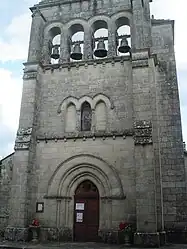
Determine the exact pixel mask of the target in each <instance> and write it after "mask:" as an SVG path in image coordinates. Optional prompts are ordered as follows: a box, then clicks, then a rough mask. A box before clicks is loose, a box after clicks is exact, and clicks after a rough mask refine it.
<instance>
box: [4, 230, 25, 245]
mask: <svg viewBox="0 0 187 249" xmlns="http://www.w3.org/2000/svg"><path fill="white" fill-rule="evenodd" d="M28 233H29V231H28V228H19V227H7V228H6V230H5V233H4V238H5V240H8V241H23V242H26V241H28Z"/></svg>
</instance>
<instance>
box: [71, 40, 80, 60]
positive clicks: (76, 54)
mask: <svg viewBox="0 0 187 249" xmlns="http://www.w3.org/2000/svg"><path fill="white" fill-rule="evenodd" d="M70 57H71V59H73V60H81V59H82V53H81V46H80V44H79V43H75V45H74V47H73V52H72V53H71V56H70Z"/></svg>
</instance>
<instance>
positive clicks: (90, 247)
mask: <svg viewBox="0 0 187 249" xmlns="http://www.w3.org/2000/svg"><path fill="white" fill-rule="evenodd" d="M0 248H2V249H8V248H9V249H19V248H22V249H26V248H29V249H31V248H32V249H51V248H52V249H59V248H61V249H101V248H105V249H117V248H118V249H119V248H129V249H131V248H133V249H136V248H135V247H126V246H125V245H109V244H100V243H94V242H93V243H92V242H89V243H45V244H33V243H3V242H2V243H0ZM161 248H162V249H165V248H169V249H187V245H183V244H178V245H167V246H165V247H161ZM147 249H149V248H147Z"/></svg>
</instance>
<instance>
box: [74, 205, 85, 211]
mask: <svg viewBox="0 0 187 249" xmlns="http://www.w3.org/2000/svg"><path fill="white" fill-rule="evenodd" d="M75 209H76V210H84V203H76V207H75Z"/></svg>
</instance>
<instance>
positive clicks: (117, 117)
mask: <svg viewBox="0 0 187 249" xmlns="http://www.w3.org/2000/svg"><path fill="white" fill-rule="evenodd" d="M149 2H150V1H149V0H144V1H142V0H131V1H130V0H120V1H115V0H112V1H108V0H92V1H87V0H85V1H78V2H77V1H73V0H72V1H70V0H67V1H63V0H61V1H60V0H59V1H57V0H53V1H51V0H50V1H49V0H43V1H41V2H40V3H39V4H38V5H35V6H34V7H32V8H31V11H32V13H33V15H32V19H33V20H32V28H31V38H30V46H29V55H28V61H27V62H26V63H25V69H24V76H23V80H24V84H23V95H22V104H21V112H20V123H19V129H18V133H17V138H16V143H15V154H14V157H13V165H14V166H13V175H12V181H11V191H10V196H11V198H10V214H9V222H8V227H7V230H6V237H7V238H8V239H11V240H14V239H16V238H17V240H24V238H25V234H26V233H27V227H28V225H29V224H30V223H31V221H32V219H33V218H34V217H37V218H38V219H39V220H40V223H41V226H42V236H43V238H44V239H50V240H57V239H62V240H67V239H68V240H72V239H73V232H74V231H73V227H74V220H73V212H74V193H75V190H76V188H77V186H78V185H79V184H80V183H81V182H83V181H84V180H90V181H92V182H93V183H94V184H95V185H96V186H97V188H98V190H99V195H100V210H99V211H100V212H99V213H100V219H99V231H98V232H99V234H102V236H104V235H103V234H106V233H107V234H108V233H109V232H110V233H111V232H112V231H114V232H116V231H117V230H118V226H119V223H120V222H121V221H129V222H133V223H135V224H136V229H137V233H136V236H135V244H144V243H145V241H146V243H148V244H149V242H150V244H151V245H160V238H161V236H160V235H159V232H163V231H164V230H165V229H166V228H170V227H171V226H173V225H175V224H178V223H181V224H184V222H186V218H187V209H186V174H185V165H184V153H183V142H182V130H181V117H180V105H179V96H178V84H177V76H176V64H175V56H174V43H173V40H174V22H173V21H170V20H169V21H168V20H167V21H166V20H154V19H152V20H151V19H150V12H149V4H150V3H149ZM122 23H123V24H125V25H129V26H130V28H131V51H130V54H127V55H125V56H118V55H117V52H116V51H117V48H116V46H117V43H116V41H117V39H118V37H117V34H116V30H117V28H119V27H120V26H121V25H122ZM103 27H107V28H108V37H107V39H108V56H107V58H102V59H96V58H94V57H93V42H94V39H93V32H94V31H95V30H96V29H99V28H103ZM80 30H83V31H84V52H83V59H82V60H80V61H77V62H75V61H72V60H71V59H70V45H71V42H72V41H71V35H72V34H73V33H76V32H77V31H80ZM57 34H61V42H60V45H59V46H60V50H59V51H60V58H59V61H58V62H57V63H56V64H51V63H50V61H51V59H50V53H51V48H52V47H51V46H52V45H51V44H52V39H53V37H54V36H55V35H57ZM84 103H87V104H88V105H89V106H90V110H91V128H90V129H89V130H87V131H83V130H82V128H81V122H82V106H83V104H84ZM37 202H42V203H43V204H44V212H41V213H36V203H37ZM16 234H18V236H17V235H16ZM21 235H22V236H21Z"/></svg>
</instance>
